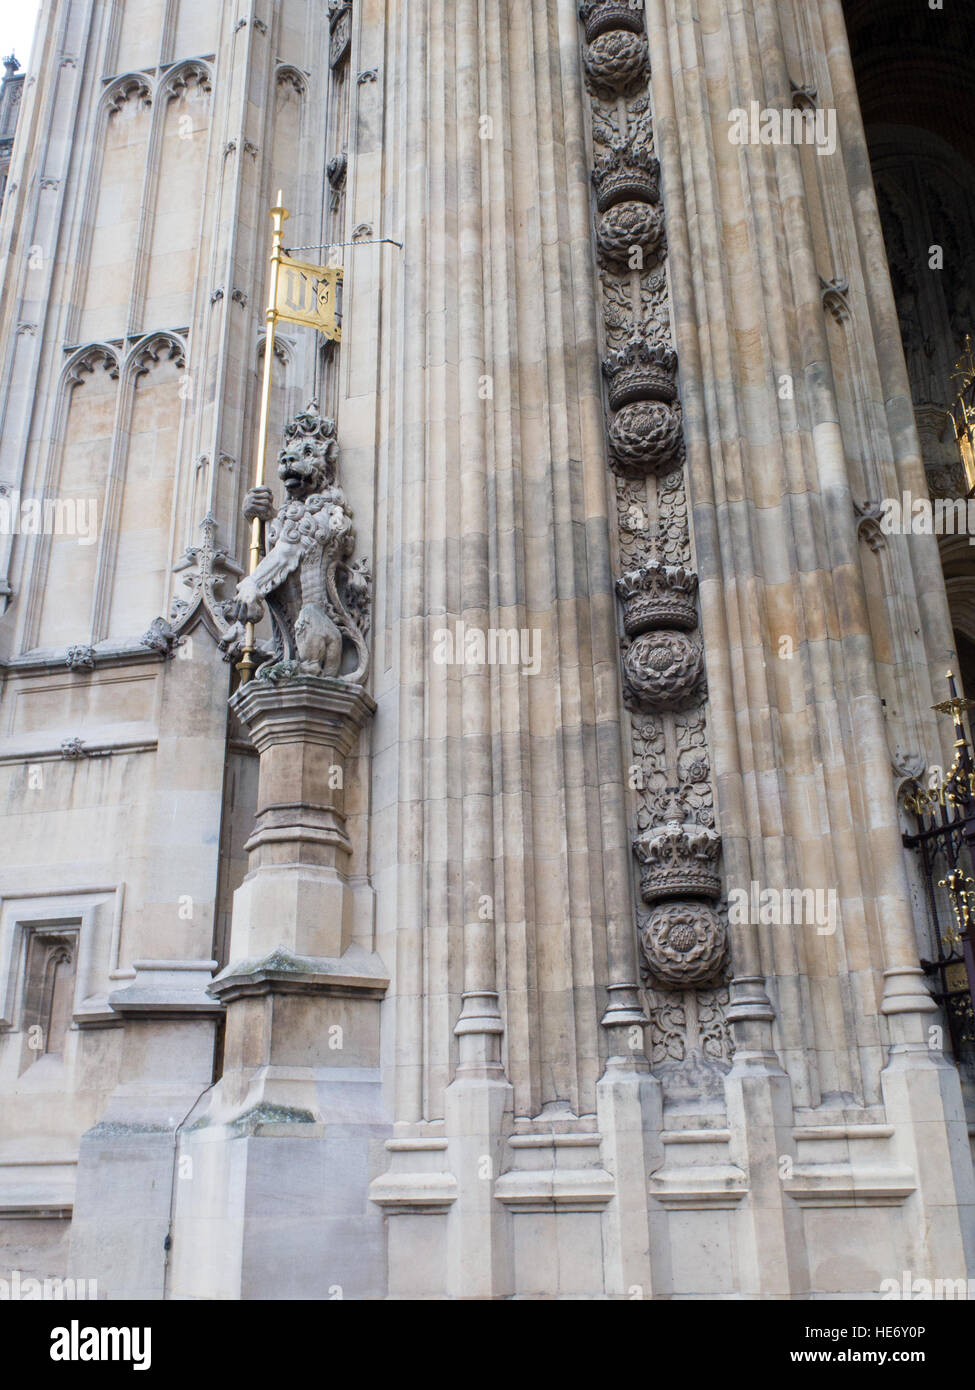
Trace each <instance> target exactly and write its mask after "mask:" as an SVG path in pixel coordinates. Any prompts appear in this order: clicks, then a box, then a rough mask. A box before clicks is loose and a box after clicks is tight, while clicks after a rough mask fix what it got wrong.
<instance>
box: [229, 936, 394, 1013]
mask: <svg viewBox="0 0 975 1390" xmlns="http://www.w3.org/2000/svg"><path fill="white" fill-rule="evenodd" d="M388 988H389V976H388V974H387V973H386V967H385V966H384V965H383V963H382V961H381V960H380V959H379V957H378V956H377V955H376V954H375V953H374V952H367V951H364V950H363V949H362V947H361V946H357V945H356V944H355V943H353V945H351V946H350V947H349V948H348V950H347V951H346V952H345V953H344V955H342V956H302V955H296V954H295V953H294V952H293V951H289V950H288V948H287V947H286V946H277V947H276V948H275V949H274V950H273V951H271V952H270V953H269V954H268V955H266V956H256V957H251V958H250V959H247V960H242V961H235V962H233V963H232V964H230V965H227V966H225V967H224V969H223V970H222V971H221V972H220V974H219V975H217V976H216V978H215V979H213V980H212V981H211V982H210V984H209V985H208V986H207V992H208V993H209V994H210V995H211V996H212V997H213V998H214V999H219V1000H220V1001H221V1003H222V1004H226V1003H230V1002H231V1001H232V1000H234V999H242V998H245V997H247V996H254V995H263V994H333V995H349V996H354V997H356V998H363V997H365V998H367V999H382V998H384V997H385V994H386V990H387V989H388Z"/></svg>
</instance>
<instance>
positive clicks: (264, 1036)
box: [172, 676, 388, 1298]
mask: <svg viewBox="0 0 975 1390" xmlns="http://www.w3.org/2000/svg"><path fill="white" fill-rule="evenodd" d="M231 705H232V707H233V709H234V711H235V713H236V714H237V716H238V717H239V718H240V720H241V721H242V723H243V724H244V725H245V726H246V727H247V728H248V729H249V730H250V733H251V737H252V738H253V740H254V743H255V744H256V746H257V749H258V752H259V753H260V758H261V766H260V781H259V788H258V808H257V819H256V823H255V828H254V832H253V834H252V835H251V837H250V839H249V840H248V842H247V849H248V851H249V854H250V869H249V872H248V874H247V877H246V878H245V880H244V882H243V884H242V885H241V887H240V888H239V889H238V890H237V892H236V894H235V895H234V908H233V919H232V925H231V963H230V964H229V965H228V966H227V967H226V968H225V969H224V970H222V971H221V972H220V974H219V975H218V976H217V978H216V979H215V980H214V982H213V984H212V985H211V993H212V994H213V995H214V996H215V997H216V998H218V999H219V1000H220V1001H221V1002H222V1003H223V1004H224V1005H225V1007H226V1011H227V1016H226V1034H225V1045H224V1066H223V1075H222V1077H221V1080H220V1081H219V1083H218V1085H217V1086H216V1087H215V1088H214V1090H213V1091H212V1093H211V1094H210V1095H209V1096H207V1097H205V1099H204V1101H203V1102H202V1103H201V1105H200V1107H199V1109H198V1111H197V1112H196V1113H195V1114H194V1115H193V1116H192V1117H191V1118H190V1120H189V1122H188V1124H187V1125H186V1126H185V1128H184V1131H183V1136H182V1145H181V1150H180V1171H181V1173H183V1174H184V1180H183V1181H182V1182H180V1183H179V1184H178V1188H177V1193H178V1203H177V1213H176V1221H175V1225H174V1238H173V1275H172V1292H173V1294H174V1296H177V1297H184V1296H185V1297H194V1296H196V1297H201V1296H208V1297H214V1296H216V1297H224V1298H236V1297H240V1298H248V1297H253V1296H257V1295H259V1296H261V1297H271V1298H293V1297H302V1298H336V1297H349V1298H353V1297H355V1298H375V1297H379V1296H381V1295H382V1293H383V1292H384V1290H385V1273H384V1252H383V1248H382V1244H383V1243H382V1220H381V1215H380V1213H379V1212H378V1210H377V1209H376V1207H375V1206H373V1205H371V1204H369V1203H368V1202H367V1199H366V1192H367V1184H368V1180H369V1176H370V1174H371V1172H373V1171H375V1169H376V1167H377V1164H378V1157H377V1154H376V1153H375V1150H377V1149H379V1150H380V1151H381V1145H382V1141H383V1139H384V1138H385V1136H386V1134H387V1133H388V1127H387V1126H386V1125H385V1124H384V1120H383V1109H382V1104H381V1088H380V1081H379V1071H378V1067H379V1011H380V1001H381V1000H382V998H383V995H384V994H385V991H386V987H387V984H388V979H387V977H386V971H385V968H384V967H383V964H382V962H381V961H380V960H379V958H378V957H377V956H376V955H375V954H374V953H373V952H372V951H371V950H370V949H368V947H369V945H370V941H369V937H368V934H366V935H365V937H364V938H363V933H362V928H363V926H365V927H366V928H368V925H369V916H368V907H367V906H366V904H365V903H363V902H361V901H360V902H359V903H358V905H357V902H356V890H355V889H354V888H353V886H352V885H351V884H350V883H349V881H348V878H347V876H346V861H347V858H348V852H349V848H350V846H349V840H348V836H347V833H346V825H345V815H344V805H343V799H344V798H343V788H344V782H345V777H346V769H347V763H348V759H349V756H350V754H351V752H352V751H353V749H354V747H355V746H356V744H357V741H358V738H359V735H360V733H361V731H362V729H363V726H364V725H365V724H366V722H367V721H368V719H369V718H370V716H371V714H372V711H373V708H374V705H373V701H372V699H371V698H370V696H369V695H368V694H367V693H366V691H365V690H364V689H363V687H361V686H358V685H355V684H350V683H348V682H346V681H343V680H341V679H337V678H329V677H324V676H295V677H291V678H284V679H281V680H274V679H264V678H262V677H260V676H259V677H258V678H256V679H255V680H252V681H251V682H249V683H248V684H247V685H245V686H243V687H242V688H241V689H240V690H238V691H237V693H236V694H235V695H234V696H233V697H232V700H231ZM362 891H363V893H367V892H368V890H367V889H363V890H362ZM360 896H361V895H360ZM357 917H358V920H357ZM357 935H358V939H357ZM364 942H365V944H364ZM272 1270H273V1271H275V1273H274V1274H273V1276H270V1277H269V1271H272Z"/></svg>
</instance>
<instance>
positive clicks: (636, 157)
mask: <svg viewBox="0 0 975 1390" xmlns="http://www.w3.org/2000/svg"><path fill="white" fill-rule="evenodd" d="M592 185H593V188H594V190H595V193H596V209H597V211H598V212H606V210H607V209H608V208H611V207H612V206H613V205H614V204H615V203H625V202H629V201H634V202H638V203H657V202H659V201H660V163H659V161H658V160H657V158H656V157H655V156H654V155H652V154H651V153H650V152H649V150H648V149H646V147H645V146H643V145H637V144H635V143H634V142H633V141H632V140H620V139H616V140H614V141H613V143H612V145H611V146H610V148H609V151H608V152H607V153H606V154H603V155H600V156H599V158H598V159H597V160H596V164H595V167H594V168H593V171H592Z"/></svg>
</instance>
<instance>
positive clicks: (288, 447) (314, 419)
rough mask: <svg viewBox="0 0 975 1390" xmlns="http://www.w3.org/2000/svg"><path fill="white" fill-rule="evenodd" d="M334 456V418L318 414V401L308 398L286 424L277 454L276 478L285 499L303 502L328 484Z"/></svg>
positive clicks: (331, 474) (335, 452)
mask: <svg viewBox="0 0 975 1390" xmlns="http://www.w3.org/2000/svg"><path fill="white" fill-rule="evenodd" d="M337 456H338V443H337V441H336V438H335V421H334V420H330V419H328V418H327V417H326V416H323V415H319V414H318V402H317V401H312V402H311V403H310V404H309V405H308V407H307V408H306V409H305V410H303V411H301V412H300V413H299V414H298V415H296V416H295V418H294V419H293V420H292V422H291V424H290V425H288V427H287V429H286V430H285V432H284V447H283V448H282V449H281V452H280V453H279V454H278V477H279V478H280V479H281V481H282V483H284V486H285V491H286V492H287V494H288V496H289V498H291V499H293V500H297V501H303V500H304V499H305V498H306V497H310V496H311V495H312V493H316V492H323V491H324V490H325V489H326V488H327V487H331V486H332V485H333V483H334V482H335V463H336V458H337Z"/></svg>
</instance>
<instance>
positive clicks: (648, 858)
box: [633, 820, 721, 903]
mask: <svg viewBox="0 0 975 1390" xmlns="http://www.w3.org/2000/svg"><path fill="white" fill-rule="evenodd" d="M633 852H634V854H635V855H636V857H637V859H638V860H639V862H640V863H641V864H642V865H643V871H642V874H641V876H640V891H641V893H642V894H643V901H644V902H645V903H655V902H657V901H659V900H660V899H663V898H694V897H700V898H712V899H717V898H720V896H721V878H720V876H719V874H718V869H717V865H718V857H719V855H720V853H721V836H720V835H719V834H718V832H717V831H716V830H712V829H711V828H710V827H709V826H706V825H698V824H696V823H695V822H693V821H684V822H683V823H681V822H680V821H677V820H668V821H665V822H664V823H663V824H662V825H654V826H651V827H650V829H649V830H645V831H644V832H643V834H642V835H638V836H637V837H636V839H635V840H634V841H633Z"/></svg>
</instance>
